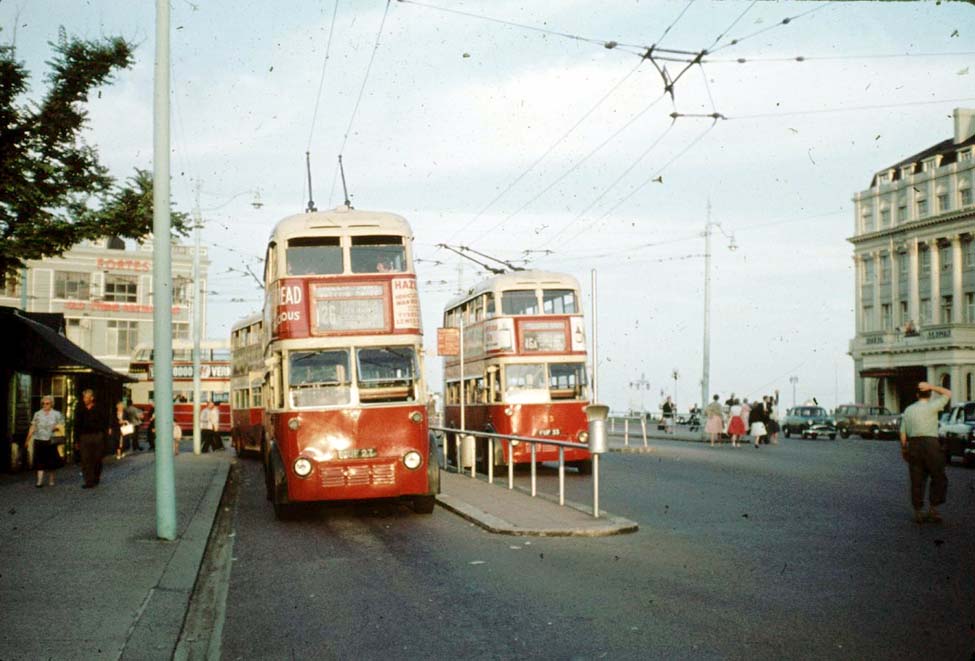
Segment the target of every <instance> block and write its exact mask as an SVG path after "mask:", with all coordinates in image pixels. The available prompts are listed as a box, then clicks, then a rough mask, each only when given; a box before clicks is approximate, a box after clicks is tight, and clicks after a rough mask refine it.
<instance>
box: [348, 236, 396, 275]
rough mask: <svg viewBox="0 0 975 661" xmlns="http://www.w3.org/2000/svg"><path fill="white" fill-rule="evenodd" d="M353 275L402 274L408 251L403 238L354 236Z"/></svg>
mask: <svg viewBox="0 0 975 661" xmlns="http://www.w3.org/2000/svg"><path fill="white" fill-rule="evenodd" d="M349 259H350V261H351V262H352V272H353V273H390V272H392V273H402V272H403V271H405V270H406V250H405V249H404V247H403V237H401V236H353V237H352V248H351V249H350V251H349Z"/></svg>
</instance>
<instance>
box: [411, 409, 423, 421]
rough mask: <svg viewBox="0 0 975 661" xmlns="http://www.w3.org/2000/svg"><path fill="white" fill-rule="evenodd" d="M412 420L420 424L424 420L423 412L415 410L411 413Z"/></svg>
mask: <svg viewBox="0 0 975 661" xmlns="http://www.w3.org/2000/svg"><path fill="white" fill-rule="evenodd" d="M410 420H412V421H413V422H415V423H417V424H419V423H421V422H423V414H422V413H420V412H419V411H413V413H410Z"/></svg>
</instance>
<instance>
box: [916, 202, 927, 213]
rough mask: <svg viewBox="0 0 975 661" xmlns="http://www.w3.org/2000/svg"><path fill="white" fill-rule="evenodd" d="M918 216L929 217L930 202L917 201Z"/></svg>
mask: <svg viewBox="0 0 975 661" xmlns="http://www.w3.org/2000/svg"><path fill="white" fill-rule="evenodd" d="M917 215H918V216H926V215H928V201H927V200H925V199H920V200H918V201H917Z"/></svg>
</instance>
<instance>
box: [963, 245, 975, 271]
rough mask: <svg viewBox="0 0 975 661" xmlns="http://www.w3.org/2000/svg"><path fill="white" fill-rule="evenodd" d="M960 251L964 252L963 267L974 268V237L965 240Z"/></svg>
mask: <svg viewBox="0 0 975 661" xmlns="http://www.w3.org/2000/svg"><path fill="white" fill-rule="evenodd" d="M962 251H963V252H964V253H965V268H966V269H970V268H975V239H969V240H968V241H965V245H964V246H962Z"/></svg>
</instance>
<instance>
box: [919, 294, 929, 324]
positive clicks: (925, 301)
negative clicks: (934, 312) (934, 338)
mask: <svg viewBox="0 0 975 661" xmlns="http://www.w3.org/2000/svg"><path fill="white" fill-rule="evenodd" d="M918 322H919V323H921V324H922V325H923V324H927V323H930V322H931V299H930V298H922V299H921V309H920V311H919V312H918Z"/></svg>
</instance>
